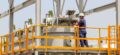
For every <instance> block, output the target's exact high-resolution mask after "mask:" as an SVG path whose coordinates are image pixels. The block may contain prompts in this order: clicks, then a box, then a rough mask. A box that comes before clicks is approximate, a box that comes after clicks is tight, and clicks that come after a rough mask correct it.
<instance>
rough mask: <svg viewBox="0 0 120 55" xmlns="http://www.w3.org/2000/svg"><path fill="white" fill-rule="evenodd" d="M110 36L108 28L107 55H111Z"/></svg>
mask: <svg viewBox="0 0 120 55" xmlns="http://www.w3.org/2000/svg"><path fill="white" fill-rule="evenodd" d="M110 34H111V28H110V26H108V55H111V52H110V51H111V49H110Z"/></svg>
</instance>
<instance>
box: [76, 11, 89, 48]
mask: <svg viewBox="0 0 120 55" xmlns="http://www.w3.org/2000/svg"><path fill="white" fill-rule="evenodd" d="M79 18H80V20H79V22H78V26H79V33H80V34H79V37H80V38H86V34H87V32H86V28H85V27H86V20H85V19H84V13H80V14H79ZM80 45H81V47H85V46H86V47H88V42H87V40H80Z"/></svg>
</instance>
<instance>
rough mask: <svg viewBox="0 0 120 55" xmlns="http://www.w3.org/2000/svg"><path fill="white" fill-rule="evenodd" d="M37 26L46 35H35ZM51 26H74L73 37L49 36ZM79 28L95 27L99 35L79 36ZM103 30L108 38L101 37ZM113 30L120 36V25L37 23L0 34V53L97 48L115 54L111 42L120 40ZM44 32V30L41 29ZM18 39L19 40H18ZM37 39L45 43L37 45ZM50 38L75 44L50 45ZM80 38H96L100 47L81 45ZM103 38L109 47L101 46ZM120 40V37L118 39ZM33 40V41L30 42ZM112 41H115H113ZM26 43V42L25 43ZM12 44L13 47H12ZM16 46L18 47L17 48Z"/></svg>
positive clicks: (1, 54) (115, 49)
mask: <svg viewBox="0 0 120 55" xmlns="http://www.w3.org/2000/svg"><path fill="white" fill-rule="evenodd" d="M36 27H40V28H41V29H42V30H44V35H41V36H36V35H35V28H36ZM50 27H54V28H73V29H74V30H73V33H74V35H73V38H71V37H69V36H68V37H67V36H49V34H48V29H49V28H50ZM79 28H86V29H94V30H98V37H96V38H88V37H87V38H80V37H79ZM102 30H106V31H107V34H106V36H107V37H106V38H101V36H102V34H101V32H102ZM112 30H114V31H115V30H119V37H120V27H119V28H118V27H117V28H114V29H112V27H111V26H108V27H107V28H95V27H78V26H44V25H36V26H31V27H29V28H26V29H24V30H18V31H16V32H13V33H12V34H7V35H4V36H0V55H3V54H13V55H14V54H15V53H20V52H23V51H27V50H34V49H44V50H45V52H47V51H48V50H49V49H55V50H58V49H59V50H73V51H74V52H76V53H77V52H78V51H81V50H97V51H103V50H105V51H108V55H111V51H114V54H115V53H116V51H117V48H111V44H114V45H117V44H119V45H120V42H118V43H116V40H117V38H116V35H115V34H116V33H114V36H113V37H114V38H111V37H112V35H111V31H112ZM41 32H43V31H41ZM29 34H31V36H29ZM10 35H11V37H12V38H11V42H10V41H9V40H10V39H9V37H10ZM16 39H17V40H16ZM36 39H45V45H43V46H42V45H39V46H36V45H35V43H36V41H35V40H36ZM49 39H63V40H74V41H75V42H74V46H49V45H48V40H49ZM80 40H96V41H98V47H97V48H95V47H80V46H79V41H80ZM102 40H106V41H107V43H106V44H107V48H103V47H101V45H102V44H101V41H102ZM118 40H120V38H119V39H118ZM29 41H32V42H29ZM111 41H114V42H113V43H112V42H111ZM23 43H25V44H23ZM29 43H32V45H30V44H29ZM10 46H11V47H10ZM16 47H18V48H17V49H16ZM118 51H120V48H118Z"/></svg>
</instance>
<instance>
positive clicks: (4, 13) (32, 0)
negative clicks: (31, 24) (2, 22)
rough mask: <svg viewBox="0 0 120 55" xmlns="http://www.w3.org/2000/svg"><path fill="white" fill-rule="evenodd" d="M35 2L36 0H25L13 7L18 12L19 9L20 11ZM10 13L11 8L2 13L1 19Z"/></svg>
mask: <svg viewBox="0 0 120 55" xmlns="http://www.w3.org/2000/svg"><path fill="white" fill-rule="evenodd" d="M34 3H35V0H27V1H25V2H23V3H22V4H20V5H17V6H15V7H13V8H12V9H13V11H12V12H17V11H19V10H21V9H23V8H25V7H28V6H30V5H32V4H34ZM8 15H9V10H8V11H5V12H3V13H2V14H0V19H2V18H3V17H5V16H8Z"/></svg>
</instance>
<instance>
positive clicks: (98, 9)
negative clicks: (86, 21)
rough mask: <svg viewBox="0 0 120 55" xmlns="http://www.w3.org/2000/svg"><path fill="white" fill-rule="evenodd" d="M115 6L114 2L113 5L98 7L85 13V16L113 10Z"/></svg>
mask: <svg viewBox="0 0 120 55" xmlns="http://www.w3.org/2000/svg"><path fill="white" fill-rule="evenodd" d="M115 5H116V2H113V3H110V4H107V5H103V6H100V7H97V8H94V9H91V10H88V11H85V14H86V15H90V14H92V13H96V12H101V11H104V10H107V9H110V8H113V7H115Z"/></svg>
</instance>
